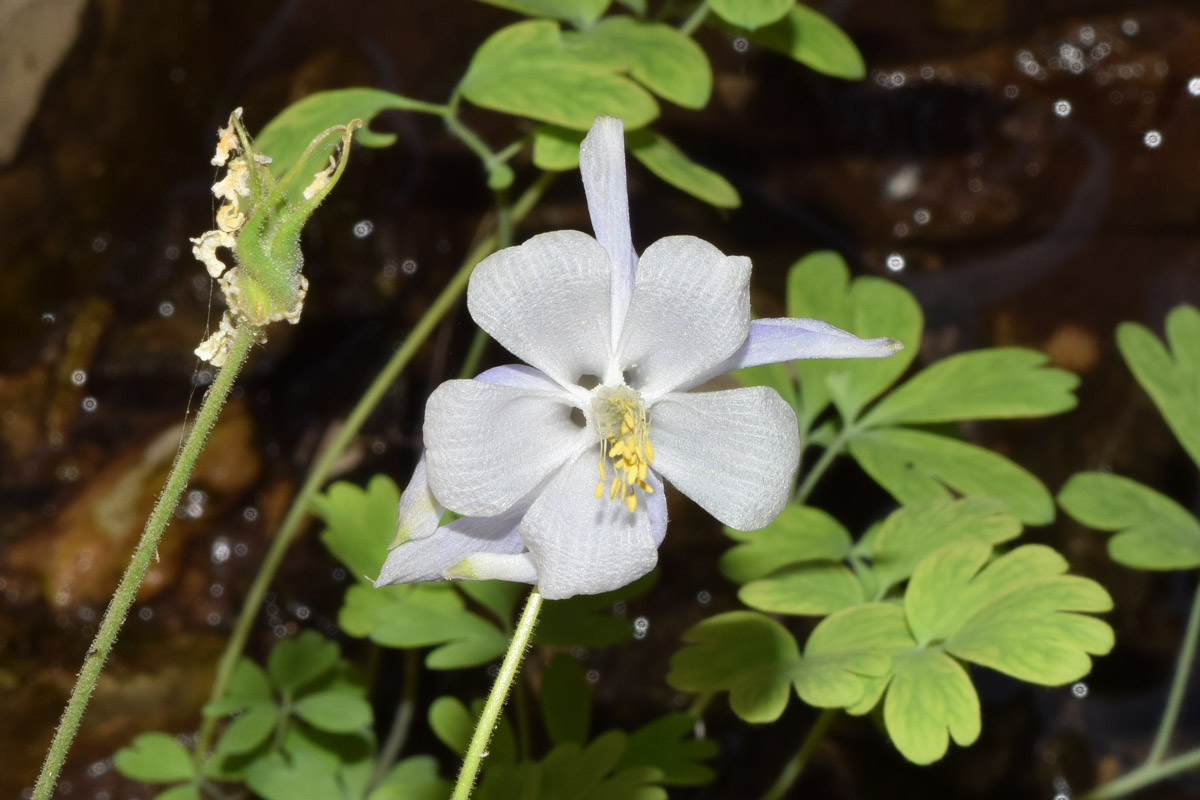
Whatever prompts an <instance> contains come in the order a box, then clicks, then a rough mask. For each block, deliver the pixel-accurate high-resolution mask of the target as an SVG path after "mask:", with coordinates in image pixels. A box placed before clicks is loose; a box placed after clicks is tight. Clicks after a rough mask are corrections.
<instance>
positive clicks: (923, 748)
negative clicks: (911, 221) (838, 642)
mask: <svg viewBox="0 0 1200 800" xmlns="http://www.w3.org/2000/svg"><path fill="white" fill-rule="evenodd" d="M883 721H884V723H885V724H886V725H887V731H888V736H890V737H891V740H892V742H893V744H895V745H896V749H898V750H899V751H900V752H901V753H902V754H903V755H904V757H905V758H907V759H908V760H909V761H912V762H913V763H914V764H931V763H933V762H934V761H937V760H938V759H940V758H941V757H942V756H944V755H945V754H946V749H947V748H948V747H949V744H950V742H949V740H950V738H951V737H953V739H954V742H955V744H958V745H960V746H962V747H966V746H967V745H969V744H971V743H973V742H974V741H975V740H976V739H978V738H979V730H980V717H979V696H978V695H976V694H975V687H974V686H972V685H971V679H970V678H969V677H968V676H967V671H966V670H965V669H963V668H962V665H961V664H959V663H958V662H957V661H955V660H954V659H952V658H950V657H949V656H947V655H946V654H945V653H943V652H941V651H939V650H911V651H909V652H907V653H905V654H904V655H901V656H897V657H896V658H895V659H894V663H893V666H892V680H891V684H890V686H889V687H888V693H887V699H886V700H885V701H884V703H883Z"/></svg>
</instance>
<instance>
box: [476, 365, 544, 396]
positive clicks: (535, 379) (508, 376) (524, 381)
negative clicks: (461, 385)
mask: <svg viewBox="0 0 1200 800" xmlns="http://www.w3.org/2000/svg"><path fill="white" fill-rule="evenodd" d="M475 380H477V381H483V382H484V383H492V384H495V385H497V386H513V387H516V388H518V389H537V390H541V391H543V392H554V391H558V390H559V388H560V387H559V385H558V383H557V382H556V381H554V379H552V378H551V377H550V376H549V375H547V374H546V373H544V372H542V371H541V370H537V369H534V368H533V367H529V366H526V365H524V364H506V365H504V366H502V367H492V368H491V369H488V370H484V371H483V372H481V373H479V374H478V375H476V376H475Z"/></svg>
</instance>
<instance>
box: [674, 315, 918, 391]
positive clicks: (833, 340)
mask: <svg viewBox="0 0 1200 800" xmlns="http://www.w3.org/2000/svg"><path fill="white" fill-rule="evenodd" d="M903 349H904V345H903V344H901V343H900V342H898V341H897V340H895V339H887V338H879V339H860V338H858V337H857V336H855V335H854V334H853V333H847V332H846V331H844V330H842V329H841V328H835V327H834V326H833V325H830V324H829V323H828V322H821V320H819V319H796V318H791V317H782V318H779V319H756V320H754V321H753V322H751V323H750V335H749V336H747V337H746V342H745V344H743V345H742V346H741V347H740V348H739V349H738V351H737V352H736V353H734V354H733V355H732V356H730V357H729V358H727V359H725V361H723V362H722V363H720V364H718V365H717V366H715V367H713V368H712V369H710V370H709V371H708V372H707V373H705V374H704V375H701V376H698V377H697V378H696V379H695V380H693V381H690V382H689V384H688V385H687V386H685V387H682V388H691V387H692V386H699V385H700V384H702V383H704V382H705V381H709V380H712V379H713V378H715V377H717V376H718V375H724V374H725V373H727V372H732V371H733V370H735V369H741V368H742V367H756V366H758V365H759V364H774V363H775V362H777V361H793V360H795V359H798V358H887V357H888V356H890V355H892V354H894V353H898V352H899V351H901V350H903Z"/></svg>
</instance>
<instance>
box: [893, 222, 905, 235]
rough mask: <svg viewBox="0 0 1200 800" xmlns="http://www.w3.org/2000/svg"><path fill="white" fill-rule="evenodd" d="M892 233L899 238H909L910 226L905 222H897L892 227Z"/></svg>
mask: <svg viewBox="0 0 1200 800" xmlns="http://www.w3.org/2000/svg"><path fill="white" fill-rule="evenodd" d="M892 233H893V235H895V236H896V237H898V238H903V237H905V236H908V224H907V223H904V222H897V223H896V224H895V225H894V226H893V227H892Z"/></svg>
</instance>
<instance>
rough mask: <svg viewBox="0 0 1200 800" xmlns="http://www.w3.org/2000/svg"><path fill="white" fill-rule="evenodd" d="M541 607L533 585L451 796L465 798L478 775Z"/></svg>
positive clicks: (539, 598)
mask: <svg viewBox="0 0 1200 800" xmlns="http://www.w3.org/2000/svg"><path fill="white" fill-rule="evenodd" d="M541 610H542V596H541V595H540V594H538V590H537V589H536V588H535V589H533V590H532V591H530V592H529V599H528V600H527V601H526V602H525V610H524V611H522V612H521V619H520V621H519V622H517V629H516V631H515V632H514V633H513V638H512V641H511V642H509V643H508V652H507V653H505V654H504V662H503V663H502V664H501V665H500V674H498V675H497V676H496V682H495V683H493V684H492V691H491V693H490V694H488V698H487V702H486V703H485V704H484V706H483V713H482V714H480V715H479V722H478V723H476V725H475V733H474V734H473V735H472V736H471V744H470V745H469V746H468V747H467V754H466V755H465V756H463V765H462V770H461V771H460V772H459V773H458V782H457V783H456V784H455V785H454V794H452V795H451V800H467V798H468V797H470V796H471V790H472V789H473V788H474V787H475V778H476V776H478V775H479V765H480V763H481V762H482V761H483V758H484V753H485V752H486V750H487V746H488V742H489V741H491V738H492V731H493V730H495V728H496V720H498V719H499V718H500V710H501V709H502V708H504V701H505V700H506V699H507V698H508V690H509V689H510V688H511V687H512V682H513V678H515V677H516V676H517V670H518V669H519V668H520V666H521V659H523V658H524V657H525V649H526V648H527V647H528V646H529V639H530V638H531V637H532V636H533V629H534V627H535V626H536V625H537V618H538V612H539V611H541Z"/></svg>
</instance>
